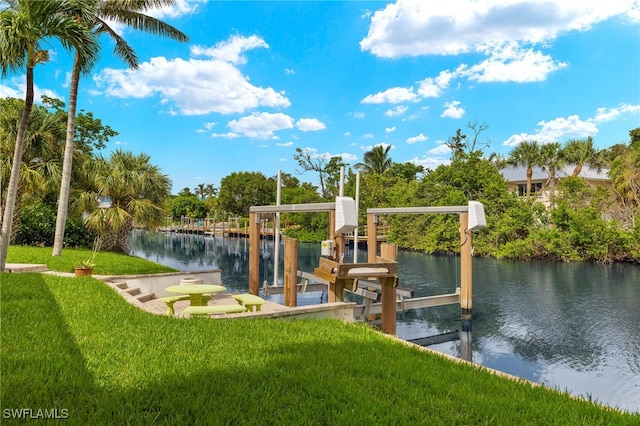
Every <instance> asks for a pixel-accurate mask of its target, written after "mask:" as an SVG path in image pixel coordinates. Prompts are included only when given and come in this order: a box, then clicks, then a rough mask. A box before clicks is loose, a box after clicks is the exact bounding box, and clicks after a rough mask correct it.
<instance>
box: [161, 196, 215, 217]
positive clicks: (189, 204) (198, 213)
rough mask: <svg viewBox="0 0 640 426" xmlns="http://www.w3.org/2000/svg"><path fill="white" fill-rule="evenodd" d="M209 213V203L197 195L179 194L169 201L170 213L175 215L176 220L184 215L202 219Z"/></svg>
mask: <svg viewBox="0 0 640 426" xmlns="http://www.w3.org/2000/svg"><path fill="white" fill-rule="evenodd" d="M207 214H208V208H207V204H206V203H205V202H204V201H202V200H199V199H198V197H196V196H195V195H179V196H177V197H174V198H173V199H172V200H171V201H170V202H169V215H170V216H173V218H174V220H176V219H178V218H180V217H182V216H187V217H190V218H192V219H195V218H198V219H202V218H205V217H207Z"/></svg>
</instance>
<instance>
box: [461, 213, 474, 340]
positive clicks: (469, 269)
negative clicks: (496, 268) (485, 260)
mask: <svg viewBox="0 0 640 426" xmlns="http://www.w3.org/2000/svg"><path fill="white" fill-rule="evenodd" d="M468 227H469V213H460V309H461V316H462V317H461V319H462V331H471V330H470V328H471V309H472V308H473V296H472V295H473V287H472V286H473V276H472V273H473V265H472V262H471V247H472V246H473V233H472V232H471V231H469V230H468V229H467V228H468Z"/></svg>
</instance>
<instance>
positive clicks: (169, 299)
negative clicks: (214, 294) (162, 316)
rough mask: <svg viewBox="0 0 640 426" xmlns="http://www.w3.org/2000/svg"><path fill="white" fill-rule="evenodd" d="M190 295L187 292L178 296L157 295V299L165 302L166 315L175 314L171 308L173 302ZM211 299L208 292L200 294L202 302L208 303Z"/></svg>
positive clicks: (186, 298) (187, 297) (185, 298)
mask: <svg viewBox="0 0 640 426" xmlns="http://www.w3.org/2000/svg"><path fill="white" fill-rule="evenodd" d="M190 299H191V298H190V296H189V295H188V294H180V295H178V296H167V297H159V298H158V300H159V301H161V302H164V303H166V304H167V315H169V316H173V315H175V311H174V309H173V304H174V303H176V302H179V301H180V300H190ZM209 300H211V295H210V294H203V295H202V303H205V304H206V303H209Z"/></svg>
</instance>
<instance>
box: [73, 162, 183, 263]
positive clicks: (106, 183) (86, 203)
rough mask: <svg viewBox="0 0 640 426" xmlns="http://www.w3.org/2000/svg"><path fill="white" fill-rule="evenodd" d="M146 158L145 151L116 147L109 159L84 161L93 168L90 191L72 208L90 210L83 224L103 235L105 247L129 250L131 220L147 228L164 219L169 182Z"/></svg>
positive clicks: (154, 226) (152, 227)
mask: <svg viewBox="0 0 640 426" xmlns="http://www.w3.org/2000/svg"><path fill="white" fill-rule="evenodd" d="M149 161H150V157H149V156H148V155H147V154H140V155H135V154H133V153H131V152H126V151H122V150H117V151H115V152H113V153H112V154H111V158H110V159H105V158H104V157H102V156H99V157H98V158H97V159H96V161H95V162H93V163H92V164H89V163H87V164H86V167H91V169H92V170H93V191H91V192H85V193H83V194H82V195H81V196H80V197H79V198H78V200H77V201H76V203H74V205H73V207H75V208H79V209H82V210H85V211H88V212H89V215H88V216H87V219H86V220H85V223H86V225H87V227H88V228H89V229H92V230H94V231H96V232H97V233H98V234H99V235H100V236H101V237H102V247H103V248H104V249H105V250H108V251H116V252H125V253H126V252H128V248H127V244H126V243H127V237H128V236H129V233H130V232H131V230H132V229H133V225H134V222H135V224H136V225H137V226H141V227H144V228H147V229H155V228H157V227H158V226H160V225H161V224H162V223H163V222H164V217H165V208H164V206H165V202H166V199H167V198H168V196H169V193H170V190H171V181H170V180H169V178H168V177H167V176H166V175H164V174H162V173H161V172H160V169H159V168H158V167H157V166H154V165H152V164H150V163H149ZM99 200H102V202H103V206H100V204H99Z"/></svg>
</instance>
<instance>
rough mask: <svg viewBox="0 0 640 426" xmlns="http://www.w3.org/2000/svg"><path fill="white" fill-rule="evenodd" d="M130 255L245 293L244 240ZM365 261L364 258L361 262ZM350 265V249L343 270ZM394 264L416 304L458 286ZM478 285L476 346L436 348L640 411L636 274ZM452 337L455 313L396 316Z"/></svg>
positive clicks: (313, 261)
mask: <svg viewBox="0 0 640 426" xmlns="http://www.w3.org/2000/svg"><path fill="white" fill-rule="evenodd" d="M260 244H261V247H260V252H261V261H260V282H263V281H264V280H267V281H268V282H269V283H270V284H272V281H273V259H272V253H273V243H272V242H270V241H265V240H262V241H261V242H260ZM130 247H131V248H132V254H134V255H137V256H140V257H144V258H147V259H150V260H153V261H156V262H158V263H162V264H165V265H168V266H171V267H174V268H176V269H180V270H189V271H193V270H206V269H214V268H219V269H221V274H222V280H223V282H224V284H225V285H226V286H227V287H229V288H230V289H231V290H234V291H246V290H247V288H248V240H247V239H230V238H220V237H216V238H212V237H203V236H198V235H183V234H171V235H164V234H149V233H141V232H137V233H135V234H134V235H133V236H132V238H131V240H130ZM280 252H281V253H283V252H284V250H283V249H281V250H280ZM319 255H320V248H319V245H316V244H302V243H301V244H299V253H298V267H299V269H301V270H303V271H306V272H313V269H314V268H315V267H316V266H317V265H318V258H319ZM366 257H367V255H366V251H365V250H362V251H361V252H360V253H359V254H358V258H359V259H366ZM352 258H353V249H350V250H347V253H346V258H345V261H347V262H349V261H351V259H352ZM398 261H399V263H400V265H399V285H400V286H401V287H406V288H411V289H412V290H413V292H414V296H415V297H422V296H430V295H436V294H445V293H451V292H453V291H454V290H455V288H456V287H457V286H458V283H459V280H460V277H459V275H460V272H459V270H460V263H459V259H458V258H456V257H436V256H428V255H424V254H421V253H415V252H406V251H400V252H399V253H398ZM280 262H281V264H280V268H279V270H280V271H281V272H282V271H283V270H284V265H283V260H282V259H281V260H280ZM473 277H474V290H473V298H474V300H473V307H474V308H473V338H471V333H468V334H467V335H462V334H461V335H460V338H459V339H457V340H455V341H449V342H444V343H440V344H437V345H433V346H431V348H433V349H436V350H438V351H441V352H444V353H447V354H450V355H453V356H457V357H461V358H468V359H473V361H474V362H476V363H478V364H482V365H485V366H487V367H491V368H495V369H497V370H501V371H504V372H506V373H509V374H513V375H516V376H519V377H523V378H526V379H529V380H532V381H535V382H539V383H543V384H546V385H548V386H551V387H555V388H558V389H560V390H569V391H570V392H571V393H573V394H575V395H582V396H589V397H591V398H592V399H594V400H596V401H599V402H602V403H605V404H608V405H611V406H614V407H619V408H622V409H626V410H629V411H640V339H638V337H637V336H638V334H639V332H640V268H638V267H637V266H635V265H592V264H571V263H569V264H566V263H553V262H517V261H498V260H492V259H480V258H475V259H474V262H473ZM279 283H280V284H282V278H280V279H279ZM270 297H274V298H277V297H282V296H281V295H279V296H270ZM274 301H278V300H274ZM298 301H299V302H300V304H310V303H320V302H326V295H325V294H319V293H310V294H306V295H299V297H298ZM280 302H282V301H280ZM455 330H461V323H460V307H459V306H456V305H448V306H440V307H435V308H423V309H417V310H411V311H402V312H398V314H397V335H398V337H400V338H402V339H406V340H410V339H415V338H420V337H425V336H433V335H437V334H441V333H448V332H453V331H455Z"/></svg>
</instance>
